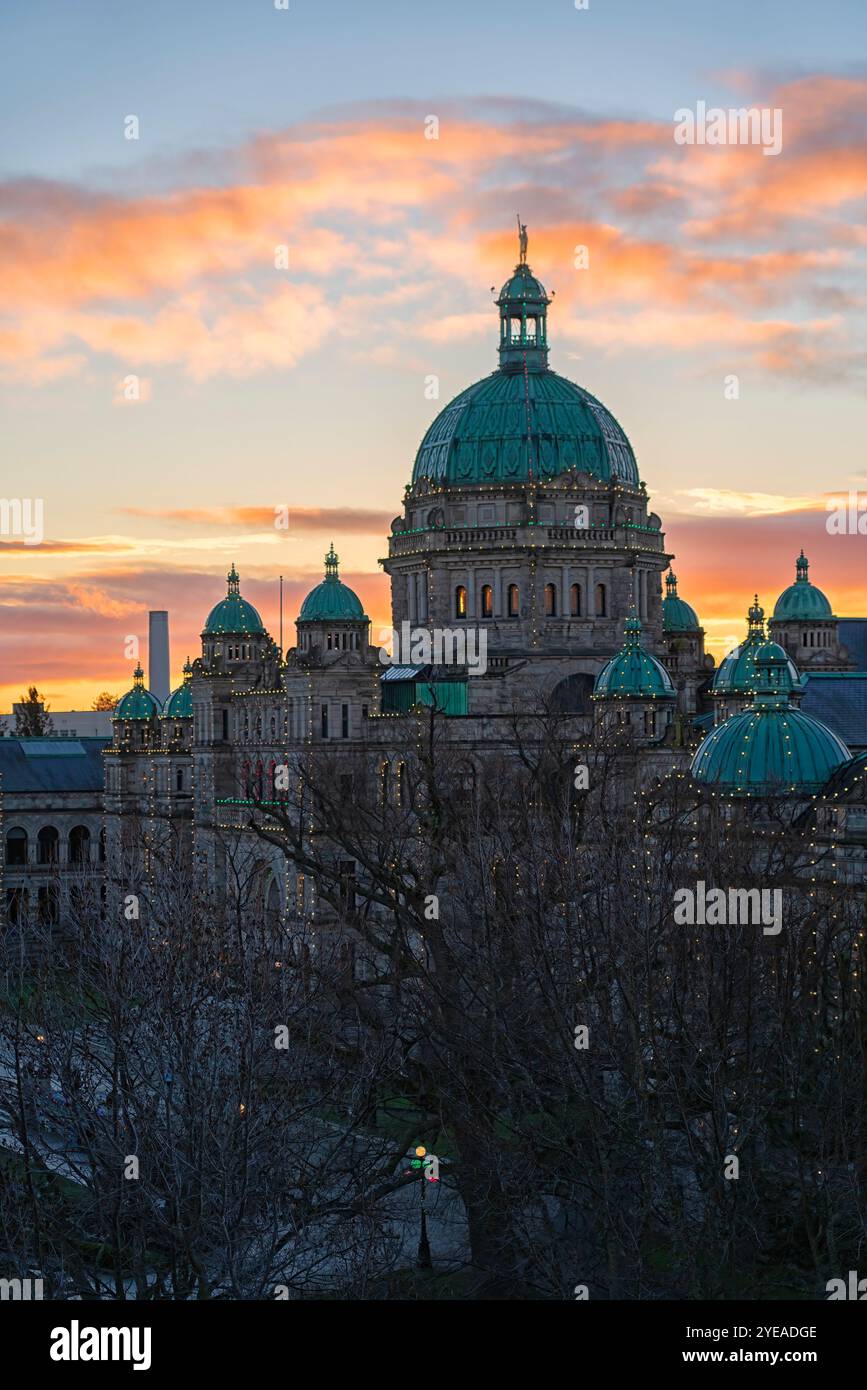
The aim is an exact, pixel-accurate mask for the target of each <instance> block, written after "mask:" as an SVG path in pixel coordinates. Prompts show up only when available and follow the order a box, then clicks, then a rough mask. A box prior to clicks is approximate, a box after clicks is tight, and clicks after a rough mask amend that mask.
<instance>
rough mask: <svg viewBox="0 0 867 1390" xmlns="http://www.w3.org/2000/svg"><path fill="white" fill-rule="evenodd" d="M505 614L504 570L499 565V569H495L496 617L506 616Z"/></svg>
mask: <svg viewBox="0 0 867 1390" xmlns="http://www.w3.org/2000/svg"><path fill="white" fill-rule="evenodd" d="M505 616H506V615H505V611H504V609H503V571H502V569H500V568H499V566H498V567H497V569H495V570H494V617H495V618H504V617H505Z"/></svg>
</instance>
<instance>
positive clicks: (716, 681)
mask: <svg viewBox="0 0 867 1390" xmlns="http://www.w3.org/2000/svg"><path fill="white" fill-rule="evenodd" d="M747 623H748V628H747V635H746V638H745V640H744V641H743V642H742V643H741V645H740V646H739V647H735V648H734V650H733V651H731V652H729V654H728V656H726V657H723V660H722V661H721V662H720V664H719V666H718V667H717V670H716V674H715V676H714V678H713V686H712V690H713V693H714V695H752V694H753V693H754V691H755V690H756V660H757V658H758V655H759V652H760V651H761V650H762V648H763V647H765V646H767V645H768V639H767V638H766V636H765V610H764V609H763V608H762V607H761V606H760V604H759V596H758V594H756V596H755V600H754V602H753V606H752V607H751V608H750V610H749V612H748V613H747ZM771 645H774V646H776V643H773V644H771ZM777 650H778V651H782V648H779V647H778V648H777ZM783 656H784V657H785V660H786V662H787V664H788V668H789V678H790V681H791V686H790V689H792V690H794V689H797V687H798V686H800V684H801V674H800V672H799V670H798V668H797V666H796V665H795V663H794V661H792V660H791V658H790V657H788V656H786V655H785V652H784V653H783Z"/></svg>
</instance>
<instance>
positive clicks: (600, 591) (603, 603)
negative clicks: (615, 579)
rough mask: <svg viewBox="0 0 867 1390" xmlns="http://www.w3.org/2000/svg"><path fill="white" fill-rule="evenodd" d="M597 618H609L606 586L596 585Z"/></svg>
mask: <svg viewBox="0 0 867 1390" xmlns="http://www.w3.org/2000/svg"><path fill="white" fill-rule="evenodd" d="M596 616H597V618H607V617H608V608H607V591H606V588H605V585H604V584H597V585H596Z"/></svg>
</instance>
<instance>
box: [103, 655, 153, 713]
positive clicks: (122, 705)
mask: <svg viewBox="0 0 867 1390" xmlns="http://www.w3.org/2000/svg"><path fill="white" fill-rule="evenodd" d="M160 709H161V706H160V702H159V700H158V699H157V697H156V695H152V694H151V692H150V691H149V690H145V684H144V671H143V670H142V668H141V666H140V665H138V666H136V668H135V670H134V672H133V687H132V690H128V691H127V692H126V694H125V695H122V696H121V698H120V699H119V700H118V702H117V708H116V709H115V711H114V714H113V715H112V718H113V719H153V718H154V716H155V715H157V714H159V713H160Z"/></svg>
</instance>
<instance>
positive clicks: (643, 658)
mask: <svg viewBox="0 0 867 1390" xmlns="http://www.w3.org/2000/svg"><path fill="white" fill-rule="evenodd" d="M623 632H624V640H623V647H622V648H621V650H620V651H619V652H618V653H617V655H616V656H613V657H612V658H611V660H610V661H608V662H606V663H605V665H604V666H603V667H602V670H601V671H600V672H599V675H598V676H597V677H596V680H595V683H594V685H593V699H594V700H674V699H675V698H676V692H675V689H674V686H673V685H672V683H671V677H670V676H669V674H668V672H667V671H666V669H665V667H664V666H663V665H662V663H661V662H660V661H657V660H656V657H653V656H651V655H650V653H649V652H646V651H645V650H644V648H643V647H642V645H641V623H640V622H639V620H638V618H627V619H626V622H625V623H624V625H623Z"/></svg>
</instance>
